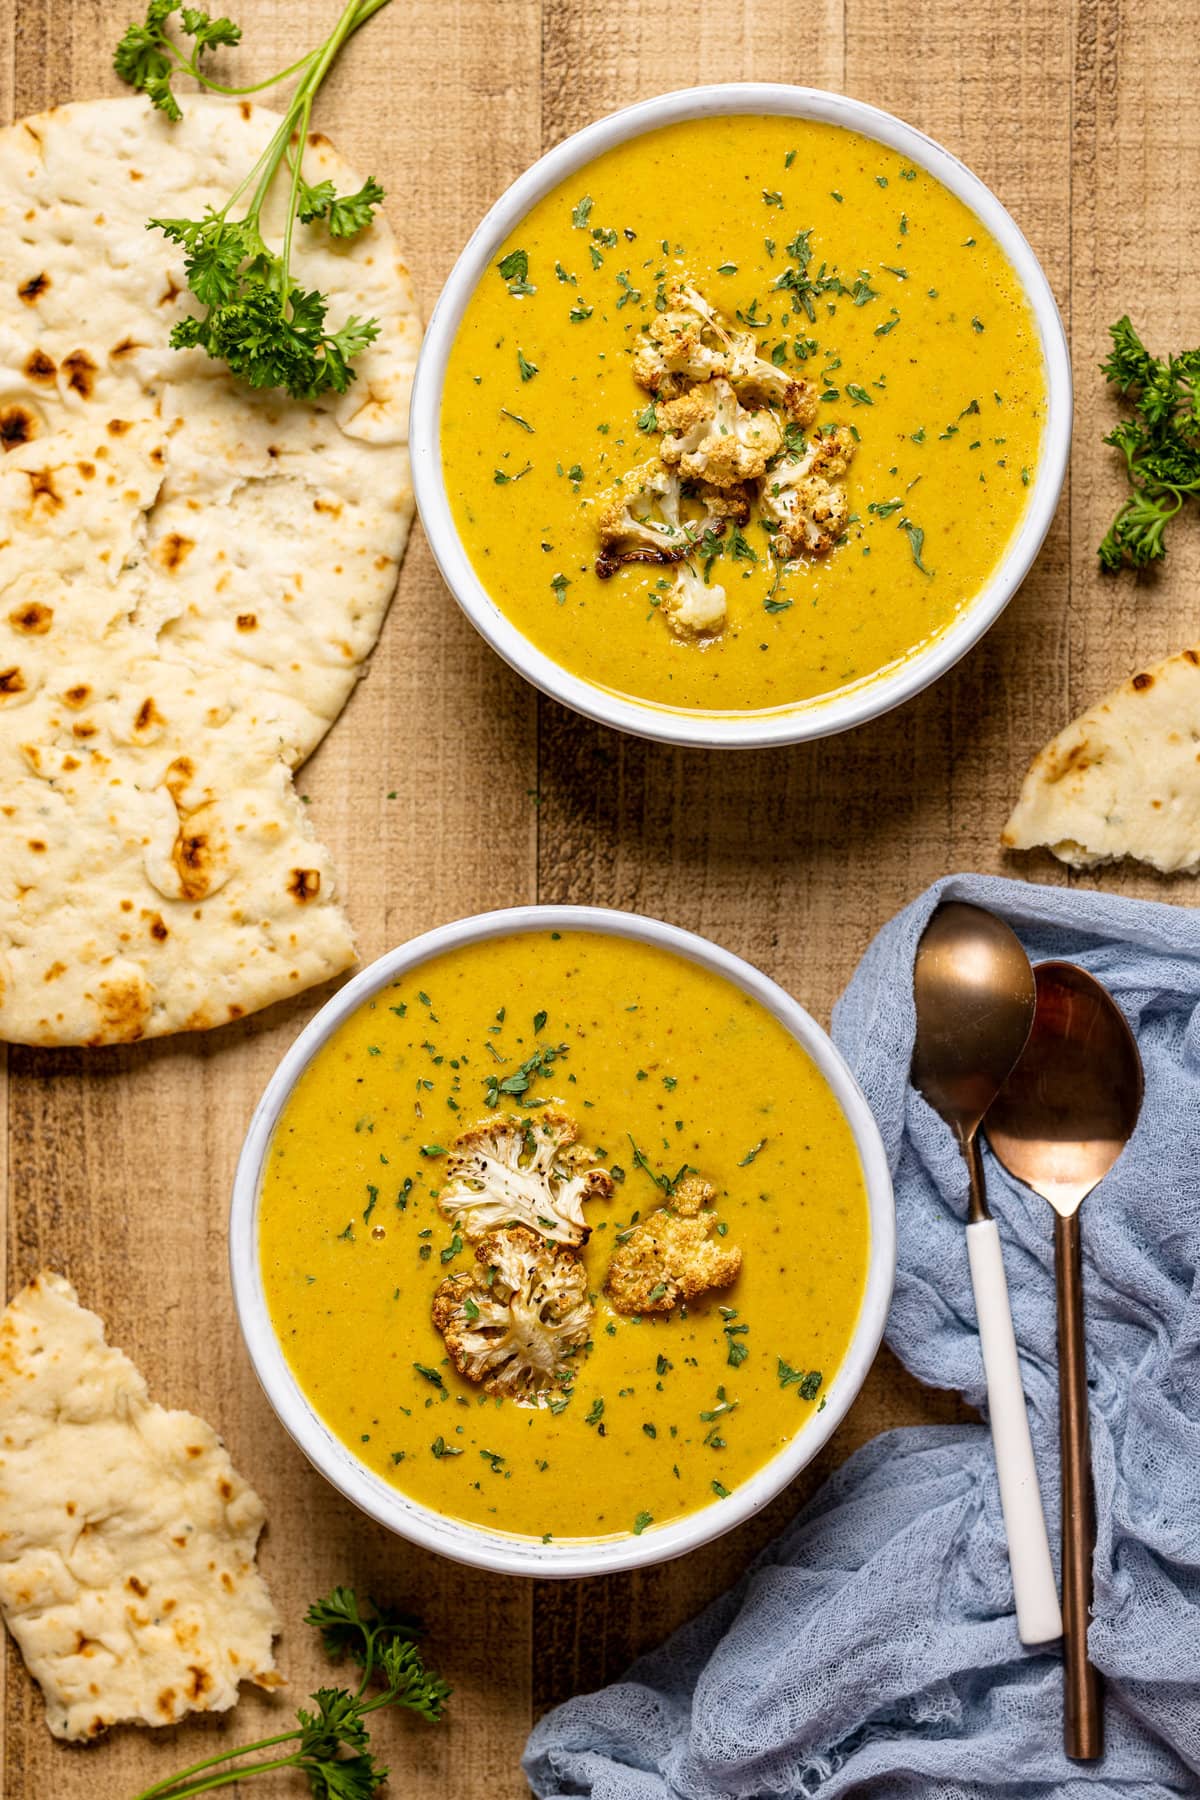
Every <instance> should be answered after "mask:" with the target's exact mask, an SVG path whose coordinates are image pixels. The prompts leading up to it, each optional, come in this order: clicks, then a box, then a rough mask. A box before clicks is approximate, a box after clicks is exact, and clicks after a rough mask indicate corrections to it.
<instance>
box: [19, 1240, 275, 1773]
mask: <svg viewBox="0 0 1200 1800" xmlns="http://www.w3.org/2000/svg"><path fill="white" fill-rule="evenodd" d="M263 1518H264V1514H263V1507H262V1502H261V1501H260V1500H259V1498H258V1495H257V1494H256V1493H255V1492H254V1490H253V1489H252V1488H250V1487H248V1486H247V1484H246V1483H245V1482H244V1481H243V1480H242V1478H241V1476H240V1475H238V1474H237V1472H236V1471H235V1469H234V1467H233V1464H232V1463H231V1462H230V1460H229V1454H228V1452H227V1451H226V1449H225V1447H224V1445H223V1444H222V1443H221V1440H220V1438H218V1436H217V1434H216V1433H215V1432H214V1431H213V1429H212V1427H211V1426H209V1425H206V1424H205V1423H204V1421H203V1419H198V1418H196V1416H195V1415H194V1414H193V1413H188V1412H167V1411H166V1410H165V1409H164V1408H163V1407H161V1406H158V1405H156V1404H155V1402H154V1401H152V1400H151V1399H150V1398H149V1395H148V1393H147V1391H146V1383H145V1380H144V1379H143V1377H142V1376H141V1374H140V1373H139V1372H138V1370H137V1369H136V1368H135V1367H134V1365H133V1364H132V1363H131V1362H130V1360H129V1358H128V1357H127V1356H126V1355H125V1354H124V1352H123V1351H121V1350H118V1349H116V1348H114V1346H112V1345H111V1344H108V1343H106V1342H105V1337H104V1326H103V1324H102V1322H101V1320H100V1319H98V1318H97V1316H96V1314H95V1313H92V1312H88V1311H86V1310H85V1309H84V1308H83V1307H82V1306H80V1305H79V1302H78V1298H77V1296H76V1293H75V1290H74V1288H73V1287H72V1286H71V1284H70V1282H69V1281H67V1280H66V1279H65V1277H64V1276H62V1275H58V1274H54V1273H52V1272H50V1271H43V1272H42V1273H41V1274H40V1275H36V1276H35V1277H34V1278H33V1280H32V1281H31V1282H30V1283H29V1284H28V1286H27V1287H25V1288H23V1289H22V1290H21V1292H20V1293H19V1294H17V1296H16V1297H15V1299H13V1300H12V1301H11V1302H10V1303H9V1305H8V1307H7V1308H6V1309H5V1312H4V1314H3V1316H2V1317H0V1610H2V1611H3V1614H4V1620H5V1623H6V1624H7V1626H8V1628H9V1630H10V1631H11V1632H12V1634H13V1637H14V1638H15V1639H16V1641H17V1644H18V1646H19V1647H20V1650H21V1654H22V1656H23V1657H24V1658H25V1665H26V1667H27V1668H28V1670H29V1672H30V1674H31V1675H32V1676H33V1677H34V1679H35V1681H37V1682H38V1683H39V1684H40V1686H41V1688H42V1691H43V1693H44V1695H45V1699H46V1723H47V1725H48V1726H49V1727H50V1730H51V1731H52V1732H53V1734H54V1736H55V1737H58V1738H68V1739H74V1740H80V1739H87V1738H94V1737H96V1736H98V1735H99V1734H100V1733H101V1732H102V1731H105V1730H107V1729H108V1727H109V1726H110V1725H118V1724H122V1723H126V1724H143V1725H169V1724H172V1723H174V1722H175V1721H176V1720H178V1719H181V1718H183V1717H184V1715H185V1714H186V1713H189V1712H225V1711H226V1710H227V1709H228V1708H229V1707H231V1706H233V1705H234V1703H235V1702H236V1700H237V1698H238V1687H239V1683H241V1682H243V1681H252V1682H254V1683H255V1684H256V1686H258V1687H263V1688H271V1687H277V1686H278V1685H279V1683H280V1679H281V1678H280V1677H279V1675H278V1674H277V1673H276V1670H275V1659H274V1655H273V1652H272V1640H273V1638H274V1637H275V1635H276V1633H277V1631H278V1629H279V1625H278V1620H277V1618H276V1615H275V1609H274V1607H273V1606H272V1604H271V1598H270V1595H269V1594H268V1592H267V1588H266V1584H265V1583H264V1581H263V1579H262V1576H261V1575H260V1574H259V1572H258V1569H257V1567H256V1565H255V1560H254V1558H255V1547H256V1545H257V1542H258V1536H259V1532H260V1531H261V1530H262V1526H263Z"/></svg>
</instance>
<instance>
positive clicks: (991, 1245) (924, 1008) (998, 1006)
mask: <svg viewBox="0 0 1200 1800" xmlns="http://www.w3.org/2000/svg"><path fill="white" fill-rule="evenodd" d="M913 998H914V1000H915V1003H916V1010H917V1036H916V1043H915V1045H914V1047H913V1061H912V1079H913V1084H914V1086H915V1087H916V1088H917V1089H918V1090H919V1091H920V1092H921V1093H922V1094H923V1095H924V1097H925V1099H926V1100H927V1101H928V1102H929V1104H930V1106H932V1107H933V1109H934V1111H935V1112H936V1113H939V1114H940V1115H941V1117H942V1118H943V1119H944V1120H945V1121H946V1123H947V1125H949V1126H950V1128H951V1130H952V1131H953V1132H954V1135H955V1137H956V1138H957V1139H958V1145H959V1148H960V1150H961V1151H962V1154H963V1157H964V1159H965V1161H966V1165H967V1175H968V1179H969V1182H970V1200H969V1206H968V1215H967V1257H968V1260H969V1263H970V1269H971V1286H972V1288H973V1289H974V1293H975V1312H976V1315H977V1317H978V1319H979V1340H980V1345H981V1347H982V1350H983V1367H984V1374H985V1375H986V1377H987V1396H988V1418H989V1420H990V1421H991V1427H992V1445H993V1448H994V1450H995V1454H996V1472H997V1475H998V1476H999V1481H1000V1505H1001V1509H1002V1511H1003V1514H1004V1530H1005V1533H1006V1535H1007V1537H1008V1560H1009V1565H1010V1567H1011V1569H1012V1580H1013V1594H1014V1597H1015V1600H1016V1607H1017V1630H1018V1632H1019V1633H1020V1637H1021V1641H1022V1643H1025V1644H1042V1643H1046V1642H1048V1641H1049V1640H1050V1639H1051V1638H1056V1637H1059V1636H1061V1634H1062V1613H1061V1611H1060V1610H1059V1604H1058V1591H1057V1589H1056V1587H1055V1583H1054V1567H1053V1564H1052V1563H1051V1561H1050V1541H1049V1538H1048V1537H1047V1534H1046V1518H1045V1514H1044V1512H1043V1511H1042V1492H1041V1488H1040V1487H1039V1485H1038V1475H1037V1465H1036V1464H1035V1462H1034V1460H1033V1444H1032V1442H1031V1441H1030V1436H1029V1418H1028V1415H1027V1413H1026V1411H1025V1392H1024V1389H1023V1387H1022V1385H1021V1369H1020V1364H1019V1362H1018V1360H1017V1343H1016V1338H1015V1337H1014V1335H1013V1324H1012V1313H1011V1310H1010V1308H1009V1301H1008V1283H1007V1281H1006V1279H1005V1275H1004V1261H1003V1258H1002V1256H1001V1252H1000V1233H999V1231H998V1229H997V1227H996V1222H995V1220H994V1219H993V1218H992V1216H991V1214H990V1213H989V1211H988V1204H987V1194H986V1191H985V1189H984V1182H983V1163H982V1160H981V1158H980V1154H979V1142H978V1135H977V1134H978V1131H979V1125H980V1121H981V1120H982V1118H983V1115H984V1114H985V1113H986V1111H987V1110H988V1107H989V1106H990V1105H991V1104H992V1102H993V1100H994V1099H995V1098H996V1095H997V1094H998V1093H999V1091H1000V1089H1001V1087H1002V1086H1003V1085H1004V1082H1005V1080H1006V1079H1007V1077H1008V1075H1009V1073H1010V1072H1011V1070H1012V1069H1013V1067H1014V1065H1015V1064H1016V1062H1017V1060H1018V1058H1019V1057H1020V1055H1021V1052H1022V1050H1023V1049H1024V1048H1025V1043H1026V1040H1027V1038H1028V1037H1029V1033H1030V1029H1031V1027H1032V1025H1033V1016H1034V1009H1035V1006H1036V1003H1037V990H1036V988H1035V985H1034V978H1033V970H1032V969H1031V968H1030V965H1029V958H1028V957H1027V956H1026V954H1025V952H1024V950H1023V949H1022V947H1021V945H1020V943H1019V941H1018V939H1017V938H1016V936H1015V935H1014V933H1013V932H1012V931H1010V930H1009V928H1008V926H1007V925H1006V924H1005V923H1004V921H1003V920H1002V919H998V918H997V917H996V916H995V914H994V913H990V912H987V911H985V910H984V908H983V907H979V906H968V905H966V904H964V903H963V902H961V901H957V900H953V901H948V902H946V903H944V904H943V905H941V906H939V907H938V909H937V911H936V912H935V913H934V915H933V917H932V918H931V919H930V921H929V924H928V925H927V926H926V927H925V932H924V935H923V936H922V938H921V942H920V944H919V945H918V947H917V956H916V962H915V964H914V967H913Z"/></svg>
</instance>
